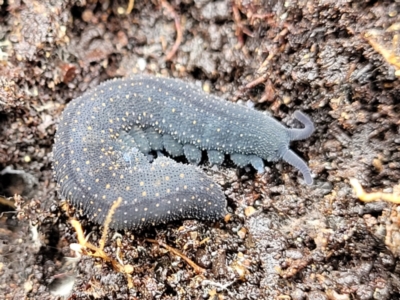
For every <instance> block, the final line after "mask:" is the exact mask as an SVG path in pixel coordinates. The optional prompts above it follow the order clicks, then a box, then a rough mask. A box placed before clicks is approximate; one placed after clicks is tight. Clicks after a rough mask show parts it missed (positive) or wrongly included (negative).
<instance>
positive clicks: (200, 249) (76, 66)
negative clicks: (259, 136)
mask: <svg viewBox="0 0 400 300" xmlns="http://www.w3.org/2000/svg"><path fill="white" fill-rule="evenodd" d="M131 2H133V1H125V0H124V1H123V0H119V1H107V0H101V1H100V0H99V1H96V0H86V1H85V0H76V1H73V0H71V1H61V0H52V1H32V0H24V1H23V0H9V1H2V0H0V24H1V26H0V123H1V126H0V130H1V134H0V170H3V171H2V172H1V174H0V180H1V182H0V188H1V191H0V194H1V195H3V196H4V198H0V208H1V211H2V212H7V213H3V214H2V215H1V219H0V242H1V243H0V291H1V292H0V293H1V294H2V295H5V296H4V297H5V299H22V298H24V297H28V298H29V299H57V298H58V297H60V296H57V295H63V294H65V295H69V297H70V299H296V300H297V299H298V300H300V299H339V300H342V299H343V300H345V299H363V300H364V299H365V300H366V299H398V298H399V297H400V292H399V289H400V277H399V275H400V262H399V254H400V235H399V226H400V210H399V208H398V207H397V206H396V205H394V204H391V203H388V202H382V201H378V202H371V203H364V202H361V201H359V200H358V199H357V197H355V196H354V194H353V189H352V187H351V185H350V183H349V179H350V178H357V179H358V181H359V182H360V183H361V185H362V186H363V187H364V188H365V189H366V190H367V191H369V192H373V191H382V192H385V193H400V151H399V150H400V136H399V133H400V127H399V126H400V104H399V103H400V101H399V97H400V81H399V79H398V78H399V77H400V50H399V49H400V41H399V34H400V3H399V2H398V1H350V0H318V1H317V0H315V1H305V0H304V1H302V0H297V1H295V0H294V1H279V0H264V1H262V0H259V1H245V0H243V1H228V0H221V1H208V0H194V1H192V0H176V1H169V2H167V1H156V0H154V1H135V3H134V7H133V9H132V10H131V11H130V12H129V11H127V10H130V8H129V5H130V4H132V3H131ZM396 2H397V3H396ZM140 72H145V73H150V74H161V75H164V76H170V77H176V78H184V79H185V80H188V81H192V82H195V83H197V84H201V85H202V86H203V89H204V90H206V91H210V92H211V93H214V94H216V95H219V96H221V97H224V98H226V99H227V100H229V101H238V100H243V101H248V100H250V101H251V102H253V103H254V104H255V107H256V109H259V110H267V111H269V112H271V114H272V115H274V116H275V117H276V118H277V119H279V120H281V121H282V122H283V123H285V124H287V125H288V126H299V124H298V123H296V122H295V121H293V119H292V118H291V115H292V113H293V112H294V111H295V110H296V109H299V110H302V111H304V112H306V113H308V114H309V115H310V116H311V118H312V119H313V120H314V123H315V127H316V132H315V133H314V135H313V136H312V137H311V138H309V139H307V140H305V141H301V142H296V143H293V145H292V149H294V150H295V151H296V152H297V153H299V155H301V156H302V157H304V158H305V159H306V160H307V161H308V164H309V166H310V167H311V169H312V171H313V174H315V183H314V185H313V186H311V187H309V186H306V185H304V184H302V180H301V175H300V174H299V173H298V172H297V171H296V170H294V168H292V167H291V166H289V165H287V164H285V163H283V162H278V163H267V167H268V172H266V173H265V174H264V175H262V176H260V175H257V174H256V173H255V171H254V170H251V169H249V170H245V169H237V168H235V167H234V166H233V165H232V164H231V163H229V162H227V163H226V164H225V165H224V166H223V167H220V168H217V169H216V168H210V167H209V166H208V165H207V164H205V165H204V169H205V170H206V172H207V173H208V174H210V175H211V176H213V178H214V179H215V180H216V181H217V182H218V183H220V184H221V185H222V187H223V189H224V191H225V193H226V195H227V199H228V206H229V207H228V209H229V211H230V217H229V218H228V217H227V218H225V220H221V221H220V222H217V223H213V224H212V223H202V222H199V221H195V220H188V221H182V222H175V223H171V224H168V225H167V226H160V227H155V228H149V229H146V230H144V231H141V232H125V233H122V236H121V238H119V239H118V238H117V239H115V238H114V239H113V238H112V237H113V232H110V233H109V235H108V239H107V242H106V246H105V249H104V250H105V252H106V253H107V254H108V255H109V256H110V257H112V258H115V259H116V258H117V257H118V258H119V260H120V261H121V263H122V264H123V265H128V266H133V270H132V272H131V273H130V274H129V275H127V274H124V273H123V272H118V271H116V270H115V268H113V266H112V265H111V264H110V263H107V262H105V261H104V260H103V259H100V258H93V257H90V256H88V255H83V256H81V257H79V256H78V254H77V252H76V251H73V250H71V245H72V247H76V245H74V243H77V236H76V232H75V230H74V229H73V228H72V227H71V224H70V222H69V218H70V217H72V216H75V217H77V218H79V220H80V222H81V224H82V226H83V228H84V231H85V234H88V233H91V234H90V235H89V241H90V242H92V243H93V244H95V245H98V243H99V240H100V237H101V234H102V228H101V227H99V226H97V225H95V224H91V223H89V222H87V220H85V218H84V217H82V216H80V215H79V212H77V211H73V210H72V209H71V208H70V209H68V213H67V212H65V211H64V210H63V209H61V207H60V205H59V204H60V199H59V197H58V195H57V190H56V184H55V182H54V181H53V177H52V169H51V149H52V143H53V137H54V133H55V130H56V124H57V122H58V117H59V115H60V113H61V112H62V110H63V108H64V107H65V105H66V103H68V102H69V101H70V100H71V99H73V98H75V97H77V96H79V95H80V94H82V93H83V92H84V91H85V90H87V89H90V88H92V87H94V86H96V85H97V84H98V83H100V82H102V81H104V80H106V79H108V78H112V77H117V76H128V75H129V74H132V73H140ZM254 126H257V124H254ZM15 194H17V196H14V195H15ZM10 197H11V198H10ZM146 239H155V240H158V241H160V242H162V243H165V244H167V245H169V246H171V247H174V248H175V249H178V250H179V251H181V252H182V253H184V254H185V255H186V256H187V257H189V258H191V259H192V260H194V261H195V262H196V263H197V264H198V265H199V266H201V267H202V268H205V269H206V272H205V273H203V274H196V273H195V272H194V270H193V268H191V267H190V266H189V265H188V264H187V263H186V262H184V261H183V260H182V259H181V258H179V257H178V256H176V255H173V254H171V252H169V251H167V250H166V249H165V248H164V247H162V246H159V245H157V244H154V243H151V242H149V241H148V240H146ZM73 249H75V248H73ZM60 286H64V289H61V288H60ZM68 286H69V287H68ZM71 286H73V287H72V291H71Z"/></svg>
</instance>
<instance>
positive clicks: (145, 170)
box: [53, 76, 314, 229]
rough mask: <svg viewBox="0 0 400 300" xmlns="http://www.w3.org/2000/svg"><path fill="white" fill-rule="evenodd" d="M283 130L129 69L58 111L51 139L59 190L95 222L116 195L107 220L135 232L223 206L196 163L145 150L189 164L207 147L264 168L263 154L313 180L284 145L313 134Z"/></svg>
mask: <svg viewBox="0 0 400 300" xmlns="http://www.w3.org/2000/svg"><path fill="white" fill-rule="evenodd" d="M296 113H297V114H298V115H297V116H296V115H295V116H296V118H297V119H299V120H300V121H301V122H302V123H303V124H304V125H305V126H306V127H305V128H303V129H288V128H286V127H284V126H283V125H281V124H280V123H279V122H278V121H276V120H275V119H273V118H271V117H269V116H267V115H265V114H263V113H261V112H258V111H256V110H252V109H249V108H247V107H243V106H241V105H237V104H233V103H229V102H227V101H224V100H222V99H220V98H218V97H215V96H212V95H208V94H205V93H204V92H203V91H201V90H200V89H199V88H198V87H196V86H194V85H192V84H188V83H185V82H183V81H181V80H175V79H167V78H156V77H150V76H135V77H131V78H125V79H115V80H111V81H107V82H105V83H103V84H101V85H100V86H98V87H97V88H96V89H94V90H91V91H89V92H86V93H85V94H84V95H82V96H81V97H79V98H77V99H75V100H73V101H72V102H71V103H70V104H68V106H67V107H66V109H65V110H64V112H63V114H62V117H61V120H60V124H59V127H58V130H57V134H56V141H55V144H54V150H53V153H54V169H55V174H56V179H57V181H58V183H59V184H60V187H61V194H62V195H63V196H64V197H66V198H67V199H69V200H70V201H71V202H72V204H73V205H74V206H76V207H77V208H78V209H81V210H82V211H83V213H84V214H85V215H87V216H89V217H90V218H91V219H92V220H94V221H95V222H98V223H103V222H104V220H105V217H106V215H107V213H108V211H109V209H110V207H111V205H112V204H113V203H114V201H116V200H117V199H119V198H121V199H122V203H121V205H120V206H119V207H118V208H117V209H116V211H115V214H114V216H113V218H112V222H111V224H110V226H111V227H113V228H115V229H137V228H140V227H144V226H147V225H155V224H160V223H165V222H169V221H171V220H177V219H183V218H197V219H202V220H215V219H217V218H220V217H221V216H222V215H223V214H224V213H225V207H226V200H225V197H224V195H223V193H222V191H221V189H220V187H219V186H218V185H217V184H215V183H213V182H212V181H211V179H210V178H208V177H207V176H206V175H205V174H204V173H203V172H202V171H201V170H200V169H198V168H197V167H193V166H190V165H184V164H180V163H176V162H175V161H173V160H172V159H169V158H167V157H159V158H157V159H155V160H154V161H153V162H152V163H150V162H149V160H148V158H147V157H146V156H145V155H146V154H147V153H148V152H149V151H151V150H156V151H158V150H163V149H164V150H166V151H167V152H169V153H170V154H171V155H172V156H179V155H185V156H186V157H187V158H188V160H189V161H190V162H192V163H195V164H197V163H198V162H199V161H200V159H201V150H206V151H207V152H208V154H209V159H210V162H211V163H216V164H220V163H222V161H223V157H224V155H225V154H231V158H232V160H233V161H234V162H235V163H236V164H238V165H239V166H245V165H248V164H252V165H253V166H254V167H255V168H256V169H257V170H259V171H260V172H262V170H263V168H264V165H263V161H262V160H263V159H265V160H269V161H274V160H277V159H279V158H283V159H285V160H286V161H288V162H289V163H291V164H292V165H294V166H296V167H297V168H299V169H300V171H301V172H302V173H303V175H304V176H305V179H306V182H307V183H308V184H311V183H312V179H311V174H310V172H309V170H308V167H307V165H306V164H305V163H304V162H303V161H302V160H301V159H300V158H299V157H297V156H296V154H294V152H292V151H291V150H289V148H288V146H289V142H290V141H291V140H296V139H303V138H306V137H308V136H309V135H311V133H312V131H313V130H314V127H313V125H312V122H311V120H309V119H308V117H307V116H305V115H304V114H302V113H300V112H296Z"/></svg>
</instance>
